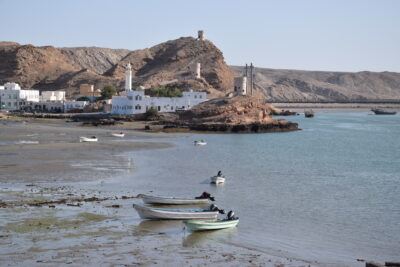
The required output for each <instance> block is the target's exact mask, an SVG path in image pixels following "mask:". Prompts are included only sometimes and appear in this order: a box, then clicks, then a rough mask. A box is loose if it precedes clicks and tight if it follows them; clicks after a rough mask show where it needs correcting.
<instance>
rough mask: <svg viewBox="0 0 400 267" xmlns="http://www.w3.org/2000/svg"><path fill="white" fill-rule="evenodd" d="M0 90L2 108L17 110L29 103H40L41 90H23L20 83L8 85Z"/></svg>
mask: <svg viewBox="0 0 400 267" xmlns="http://www.w3.org/2000/svg"><path fill="white" fill-rule="evenodd" d="M3 88H4V89H0V108H1V109H9V110H17V109H20V108H21V107H23V106H25V105H26V103H27V102H39V90H22V89H21V87H20V86H19V84H18V83H6V84H4V87H3Z"/></svg>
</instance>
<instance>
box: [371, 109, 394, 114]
mask: <svg viewBox="0 0 400 267" xmlns="http://www.w3.org/2000/svg"><path fill="white" fill-rule="evenodd" d="M371 111H372V112H374V113H375V115H395V114H396V113H397V112H396V111H389V110H383V109H380V108H373V109H371Z"/></svg>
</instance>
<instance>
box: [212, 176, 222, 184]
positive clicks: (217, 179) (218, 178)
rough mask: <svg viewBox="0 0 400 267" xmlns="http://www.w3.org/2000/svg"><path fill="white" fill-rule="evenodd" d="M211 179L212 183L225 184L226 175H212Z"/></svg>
mask: <svg viewBox="0 0 400 267" xmlns="http://www.w3.org/2000/svg"><path fill="white" fill-rule="evenodd" d="M210 180H211V182H210V183H211V184H223V183H225V177H224V176H218V175H215V176H213V177H211V178H210Z"/></svg>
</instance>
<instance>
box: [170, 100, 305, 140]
mask: <svg viewBox="0 0 400 267" xmlns="http://www.w3.org/2000/svg"><path fill="white" fill-rule="evenodd" d="M280 113H281V111H280V110H277V109H276V108H274V107H273V106H272V105H271V104H268V103H265V101H264V100H263V99H258V98H255V97H251V96H235V97H231V98H226V97H224V98H217V99H212V100H210V101H207V102H204V103H201V104H199V105H197V106H195V107H193V108H192V109H191V110H188V111H186V112H184V113H182V114H180V116H179V118H178V119H176V120H175V121H166V122H165V124H166V126H165V127H164V128H166V129H170V130H171V129H175V128H176V129H180V130H185V129H188V130H192V131H204V132H224V133H266V132H287V131H296V130H300V129H299V127H298V124H297V123H293V122H290V121H287V120H285V119H275V118H272V117H271V115H273V114H280Z"/></svg>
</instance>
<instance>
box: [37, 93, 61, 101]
mask: <svg viewBox="0 0 400 267" xmlns="http://www.w3.org/2000/svg"><path fill="white" fill-rule="evenodd" d="M64 100H65V91H43V92H42V93H41V96H40V101H64Z"/></svg>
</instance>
